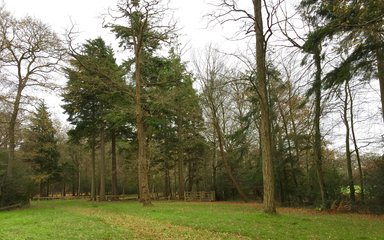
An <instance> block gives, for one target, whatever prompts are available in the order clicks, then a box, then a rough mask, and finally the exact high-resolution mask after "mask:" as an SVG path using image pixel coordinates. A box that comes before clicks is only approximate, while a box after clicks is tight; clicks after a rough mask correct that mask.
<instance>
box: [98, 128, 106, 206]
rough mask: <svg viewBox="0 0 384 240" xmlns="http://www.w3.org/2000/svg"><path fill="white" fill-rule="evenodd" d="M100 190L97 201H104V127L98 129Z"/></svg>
mask: <svg viewBox="0 0 384 240" xmlns="http://www.w3.org/2000/svg"><path fill="white" fill-rule="evenodd" d="M99 167H100V192H99V201H105V129H104V127H102V129H101V131H100V166H99Z"/></svg>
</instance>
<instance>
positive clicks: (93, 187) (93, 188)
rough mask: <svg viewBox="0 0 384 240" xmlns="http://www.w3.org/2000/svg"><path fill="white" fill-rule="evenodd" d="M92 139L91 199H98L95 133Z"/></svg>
mask: <svg viewBox="0 0 384 240" xmlns="http://www.w3.org/2000/svg"><path fill="white" fill-rule="evenodd" d="M91 141H92V143H91V145H92V146H91V148H92V149H91V165H92V166H91V200H92V201H96V139H95V136H94V135H93V136H92V140H91Z"/></svg>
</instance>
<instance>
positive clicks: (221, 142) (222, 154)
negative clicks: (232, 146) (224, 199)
mask: <svg viewBox="0 0 384 240" xmlns="http://www.w3.org/2000/svg"><path fill="white" fill-rule="evenodd" d="M213 120H214V127H215V129H216V134H217V138H218V141H219V150H220V157H221V160H222V161H223V163H224V166H225V170H226V172H227V174H228V176H229V179H230V180H231V182H232V185H233V186H234V187H235V188H236V190H237V192H238V193H239V195H240V197H241V199H243V201H244V202H248V201H249V199H248V197H247V195H246V194H245V193H244V192H243V190H242V189H241V187H240V184H239V183H238V182H237V180H236V178H235V176H234V175H233V173H232V168H231V166H230V165H229V162H228V160H227V158H226V157H225V151H224V138H223V133H222V131H221V128H220V125H219V120H218V119H217V116H216V113H214V114H213Z"/></svg>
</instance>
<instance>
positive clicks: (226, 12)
mask: <svg viewBox="0 0 384 240" xmlns="http://www.w3.org/2000/svg"><path fill="white" fill-rule="evenodd" d="M280 2H281V1H277V2H276V3H271V4H268V3H269V1H266V0H252V4H253V8H252V10H253V11H247V9H246V8H245V7H244V8H242V7H241V4H242V3H240V1H236V0H221V1H220V3H219V4H218V8H219V9H220V10H219V11H218V12H216V13H213V14H212V15H211V17H212V18H213V19H215V20H218V21H219V22H220V23H221V24H225V23H227V22H229V21H234V22H241V23H242V24H243V25H242V29H241V31H244V33H245V34H250V33H254V34H255V46H256V48H255V50H256V54H255V56H256V82H257V91H256V92H257V96H258V99H259V103H260V110H261V112H260V141H261V149H262V159H263V185H264V201H263V202H264V211H265V212H267V213H275V212H276V206H275V187H274V186H275V183H274V170H273V156H272V155H273V153H272V136H271V119H270V106H269V98H268V88H267V86H268V79H267V76H266V74H267V71H266V68H267V66H266V52H267V43H268V40H269V38H270V37H271V35H272V27H273V25H274V24H275V23H274V22H273V16H274V15H275V14H276V11H277V6H279V4H280ZM263 11H264V12H266V13H267V14H266V17H265V18H263V14H262V13H263ZM265 20H266V23H267V24H266V28H264V25H263V21H265Z"/></svg>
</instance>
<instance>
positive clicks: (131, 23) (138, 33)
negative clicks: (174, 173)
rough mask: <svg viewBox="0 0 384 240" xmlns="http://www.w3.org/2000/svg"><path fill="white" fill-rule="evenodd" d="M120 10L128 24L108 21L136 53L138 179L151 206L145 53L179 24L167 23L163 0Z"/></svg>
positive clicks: (126, 1)
mask: <svg viewBox="0 0 384 240" xmlns="http://www.w3.org/2000/svg"><path fill="white" fill-rule="evenodd" d="M117 11H118V12H119V13H120V14H121V16H119V17H114V16H112V17H113V18H114V20H118V19H121V18H124V19H125V20H126V25H120V24H117V23H112V24H108V25H107V27H109V28H111V30H112V32H114V33H115V34H116V37H117V38H118V39H120V45H121V46H124V47H125V48H128V49H132V50H133V54H134V59H133V60H134V67H135V72H134V76H133V78H134V82H135V118H136V128H137V141H138V156H137V162H138V164H137V166H138V175H139V176H138V180H139V194H140V201H141V202H142V203H143V205H144V206H147V205H151V198H150V193H149V183H148V169H149V166H148V159H147V156H146V134H145V124H144V116H143V106H142V100H141V98H142V95H141V93H142V88H143V86H142V81H143V80H142V71H143V69H145V65H144V64H143V54H145V52H153V51H155V50H156V49H158V48H159V47H160V44H161V43H162V42H166V41H168V40H169V39H170V37H171V34H172V32H173V31H174V28H175V26H174V25H172V24H166V23H165V22H164V17H165V14H166V13H167V11H168V9H167V8H166V7H165V6H164V5H163V3H162V1H161V0H135V1H131V0H122V1H119V2H118V4H117Z"/></svg>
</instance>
